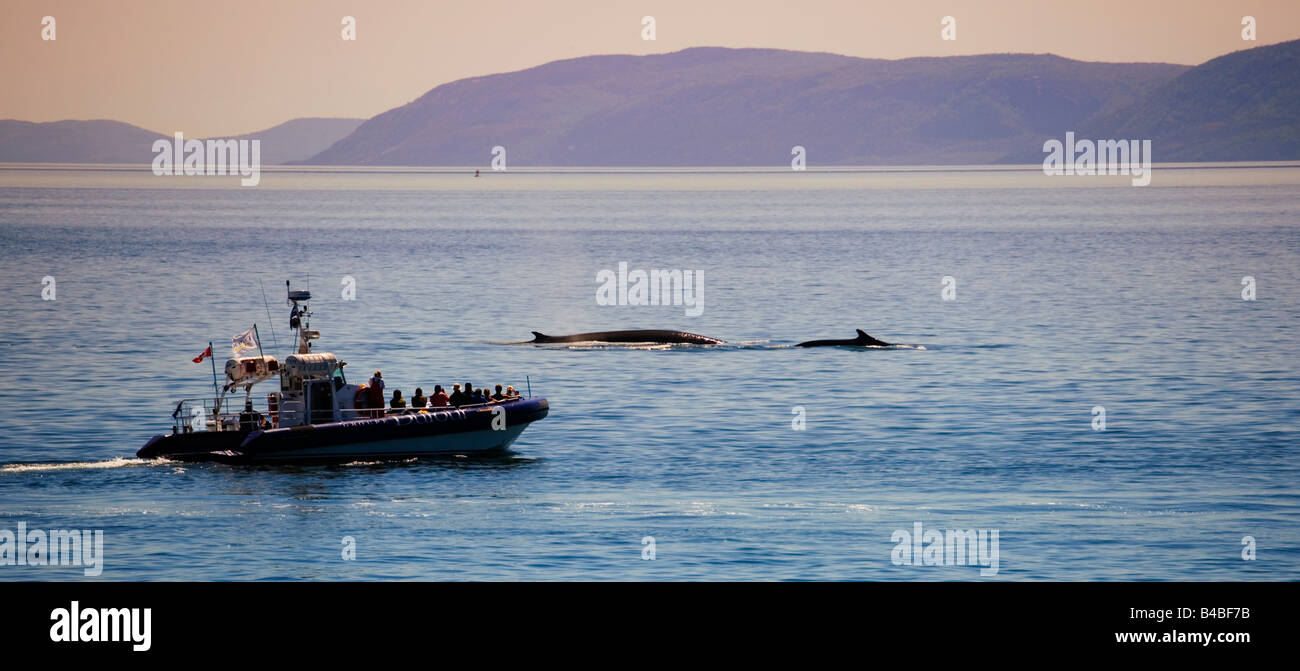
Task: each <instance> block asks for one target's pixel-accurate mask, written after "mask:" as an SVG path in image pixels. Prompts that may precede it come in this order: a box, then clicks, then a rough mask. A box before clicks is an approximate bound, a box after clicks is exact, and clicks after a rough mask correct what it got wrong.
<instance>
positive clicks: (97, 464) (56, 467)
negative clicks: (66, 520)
mask: <svg viewBox="0 0 1300 671" xmlns="http://www.w3.org/2000/svg"><path fill="white" fill-rule="evenodd" d="M171 463H173V462H171V461H169V460H167V459H134V458H133V459H128V458H126V457H117V458H114V459H107V460H105V461H73V462H68V463H63V464H7V465H4V466H0V473H28V472H31V471H75V470H82V469H92V468H122V467H123V466H159V465H165V464H171Z"/></svg>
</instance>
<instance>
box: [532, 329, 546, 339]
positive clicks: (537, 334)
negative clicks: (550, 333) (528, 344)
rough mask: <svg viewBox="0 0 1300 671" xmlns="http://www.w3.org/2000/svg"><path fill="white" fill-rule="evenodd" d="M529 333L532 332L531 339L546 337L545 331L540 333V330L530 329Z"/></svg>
mask: <svg viewBox="0 0 1300 671" xmlns="http://www.w3.org/2000/svg"><path fill="white" fill-rule="evenodd" d="M531 333H532V334H533V339H534V340H536V339H538V338H545V337H547V335H546V334H545V333H542V332H541V331H532V332H531Z"/></svg>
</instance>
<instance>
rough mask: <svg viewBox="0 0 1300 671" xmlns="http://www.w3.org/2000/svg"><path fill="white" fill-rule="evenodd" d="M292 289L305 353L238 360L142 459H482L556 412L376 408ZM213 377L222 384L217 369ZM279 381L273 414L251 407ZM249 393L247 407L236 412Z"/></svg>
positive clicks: (511, 404)
mask: <svg viewBox="0 0 1300 671" xmlns="http://www.w3.org/2000/svg"><path fill="white" fill-rule="evenodd" d="M285 288H286V290H287V291H288V294H289V297H288V302H289V303H291V304H292V305H293V310H292V312H291V313H290V318H289V324H290V327H291V328H292V329H293V330H294V331H295V332H296V334H297V351H296V352H295V353H294V354H290V355H289V356H288V357H286V358H285V360H284V362H283V363H282V362H280V361H277V360H276V359H275V357H271V356H246V357H241V356H235V357H233V358H231V359H228V360H227V361H226V366H225V374H226V376H225V385H223V386H221V388H220V390H219V391H218V392H217V396H216V397H215V398H191V399H184V400H182V401H180V402H179V403H177V404H176V409H175V410H174V411H173V412H172V420H173V423H172V432H171V433H170V434H168V435H158V436H154V437H153V438H151V439H150V440H149V442H148V443H145V446H144V447H142V448H140V450H139V452H137V453H136V456H137V457H140V458H142V459H153V458H159V457H166V458H168V459H174V460H181V461H218V462H225V463H288V462H304V461H308V462H310V461H356V460H366V459H395V458H410V457H422V456H431V455H449V454H450V455H457V454H477V453H486V452H495V451H502V450H505V449H506V448H508V447H509V446H510V445H511V444H512V443H514V441H515V439H516V438H518V437H519V434H521V433H523V431H524V429H525V428H527V426H528V425H529V424H530V423H532V422H535V421H537V420H539V419H542V418H544V417H546V415H547V413H548V412H549V409H550V406H549V404H548V403H547V401H546V399H544V398H541V397H537V398H534V397H532V396H531V395H530V396H528V397H516V398H511V399H506V400H503V401H498V402H494V403H486V404H478V405H462V406H459V407H452V406H443V407H438V408H434V407H428V408H407V409H398V410H391V409H385V408H382V407H378V408H376V407H366V397H367V394H366V389H365V388H364V386H363V385H357V384H350V383H349V382H348V380H347V376H346V375H345V374H344V367H345V366H346V365H347V364H346V363H345V362H343V361H339V360H338V359H337V358H335V356H334V355H333V354H330V353H328V352H313V351H312V341H313V340H316V339H319V338H320V331H316V330H312V329H311V328H309V326H308V320H309V319H310V317H311V315H312V313H311V312H310V310H308V301H309V300H311V293H310V292H308V291H294V290H292V288H291V287H290V286H289V283H288V282H286V283H285ZM260 348H261V346H260V344H259V345H258V350H259V352H260ZM210 351H211V347H209V351H208V352H205V354H210ZM203 356H204V355H200V357H199V359H196V361H200V360H202V358H203ZM213 378H214V385H215V378H216V370H215V366H214V370H213ZM272 379H278V380H279V382H280V388H279V390H277V391H274V392H271V393H269V394H267V395H266V397H265V399H266V400H265V406H264V407H265V409H266V413H265V414H262V413H260V412H257V411H256V410H253V411H249V410H247V407H248V405H247V404H249V403H253V402H254V401H255V398H254V395H253V387H254V386H256V385H257V384H258V383H260V382H264V381H267V380H272ZM240 391H242V392H243V394H242V395H243V397H244V398H243V399H242V400H243V401H244V403H243V404H241V405H240V406H239V407H238V408H234V409H230V408H229V407H228V406H229V404H230V402H231V401H234V400H237V399H238V396H239V395H240V394H239V393H238V392H240ZM256 401H257V402H258V403H259V404H260V401H261V399H260V398H258V399H256Z"/></svg>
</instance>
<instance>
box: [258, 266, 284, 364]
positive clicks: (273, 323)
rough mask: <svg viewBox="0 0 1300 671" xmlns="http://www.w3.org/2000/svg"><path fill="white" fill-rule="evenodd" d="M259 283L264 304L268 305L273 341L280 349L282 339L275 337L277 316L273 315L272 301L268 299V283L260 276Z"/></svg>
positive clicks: (268, 317) (267, 319) (267, 315)
mask: <svg viewBox="0 0 1300 671" xmlns="http://www.w3.org/2000/svg"><path fill="white" fill-rule="evenodd" d="M257 283H258V284H260V285H262V305H265V306H266V322H267V323H268V324H270V325H271V343H272V344H274V345H275V348H276V349H279V348H280V341H279V339H277V338H276V337H275V318H274V317H272V316H271V302H270V301H268V300H266V283H265V282H263V281H262V279H261V278H258V280H257ZM257 342H259V343H260V342H262V341H261V340H259V341H257Z"/></svg>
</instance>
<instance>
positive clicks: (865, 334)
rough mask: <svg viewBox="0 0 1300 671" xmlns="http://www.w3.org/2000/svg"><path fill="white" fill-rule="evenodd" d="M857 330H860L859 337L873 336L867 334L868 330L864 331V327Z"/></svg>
mask: <svg viewBox="0 0 1300 671" xmlns="http://www.w3.org/2000/svg"><path fill="white" fill-rule="evenodd" d="M857 331H858V337H859V338H870V337H871V336H869V335H867V332H866V331H863V330H862V329H858V330H857Z"/></svg>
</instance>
